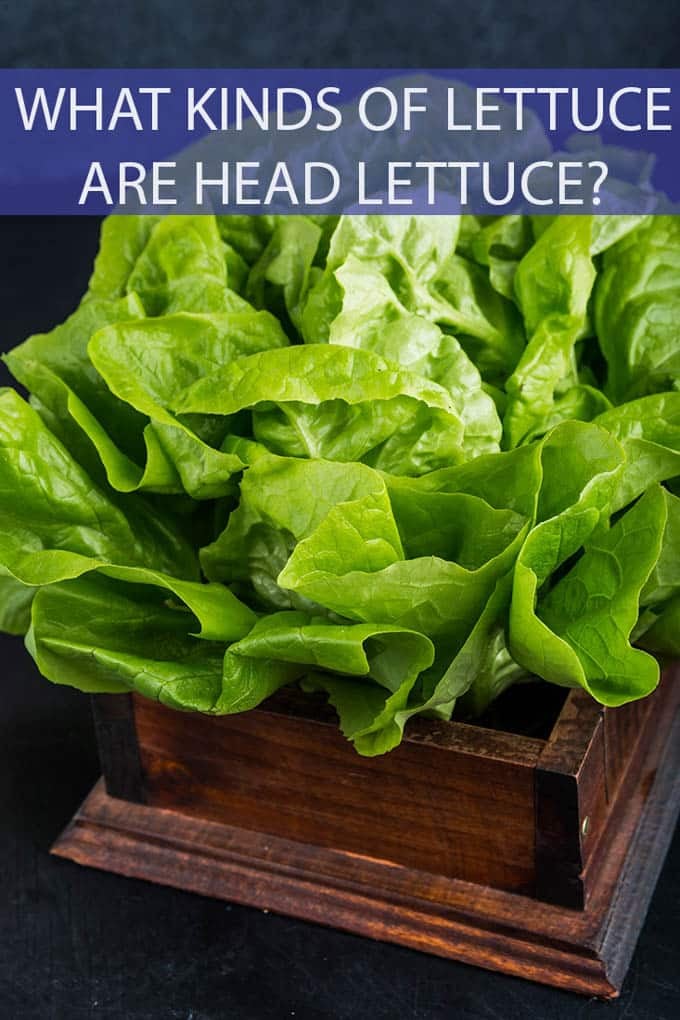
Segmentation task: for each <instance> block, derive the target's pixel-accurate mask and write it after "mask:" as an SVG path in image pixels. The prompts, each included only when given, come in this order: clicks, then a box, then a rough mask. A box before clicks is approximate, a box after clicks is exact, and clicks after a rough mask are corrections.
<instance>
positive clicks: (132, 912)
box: [0, 218, 680, 1020]
mask: <svg viewBox="0 0 680 1020" xmlns="http://www.w3.org/2000/svg"><path fill="white" fill-rule="evenodd" d="M96 235H97V223H96V221H94V220H90V219H87V218H82V219H77V220H37V219H33V220H19V219H16V220H4V221H0V239H1V241H2V244H1V245H0V252H1V255H0V304H1V307H2V322H3V325H2V332H1V334H0V347H2V348H5V349H6V348H8V347H10V346H12V344H14V343H15V342H16V341H18V340H19V339H21V338H22V337H24V336H25V335H27V334H28V333H30V332H32V331H36V330H40V329H45V328H48V327H49V326H51V325H53V324H54V323H55V322H56V321H58V320H59V319H60V318H61V317H63V316H64V315H65V314H66V313H67V312H68V310H69V309H70V308H71V307H72V306H73V304H74V302H75V301H76V300H77V298H78V296H79V294H80V293H81V291H82V289H83V288H84V286H85V283H86V280H87V275H88V271H89V263H90V260H91V258H92V255H93V251H94V248H95V245H96ZM3 378H4V376H3ZM0 381H2V380H0ZM0 662H1V663H2V667H1V668H2V673H3V678H2V679H3V685H2V700H1V701H0V868H1V871H0V874H1V876H2V878H1V882H2V892H3V895H2V896H0V1016H2V1017H3V1018H5V1017H7V1018H8V1020H9V1018H11V1020H62V1018H65V1020H66V1018H68V1020H81V1018H86V1017H93V1018H101V1020H128V1018H130V1020H269V1018H271V1020H284V1018H287V1017H296V1018H297V1020H301V1018H302V1020H321V1018H324V1020H367V1018H371V1020H382V1018H385V1020H486V1018H488V1020H526V1018H529V1017H539V1018H544V1017H545V1018H548V1017H550V1018H552V1020H575V1018H579V1020H590V1018H596V1020H597V1018H600V1017H601V1018H602V1020H614V1018H618V1017H620V1018H624V1017H625V1018H627V1020H675V1018H677V1017H678V1016H680V975H679V973H678V957H679V955H680V942H679V940H678V917H679V916H680V839H679V838H677V837H676V840H675V844H674V847H673V849H672V851H671V854H670V857H669V859H668V861H667V864H666V867H665V869H664V872H663V875H662V878H661V880H660V883H659V886H658V888H657V892H656V895H655V897H654V900H653V902H652V906H651V910H650V914H649V918H648V921H647V924H646V926H645V928H644V930H643V933H642V936H641V939H640V943H639V946H638V950H637V953H636V955H635V958H634V960H633V964H632V966H631V970H630V973H629V976H628V980H627V982H626V985H625V988H624V991H623V995H622V997H621V999H620V1000H619V1001H618V1002H617V1003H615V1004H601V1003H595V1002H587V1001H584V1000H581V999H579V998H577V997H575V996H571V995H567V994H563V993H560V992H555V991H551V990H549V989H544V988H540V987H538V986H531V985H528V984H526V983H524V982H521V981H517V980H513V979H510V978H504V977H500V976H497V975H492V974H488V973H485V972H482V971H476V970H474V969H472V968H469V967H464V966H462V965H457V964H452V963H447V962H445V961H441V960H437V959H434V958H429V957H426V956H422V955H419V954H417V953H414V952H410V951H408V950H403V949H399V948H395V947H392V946H382V945H379V944H376V943H372V942H368V941H364V940H362V939H359V938H356V937H354V936H349V935H344V934H341V933H339V932H333V931H329V930H325V929H322V928H317V927H314V926H311V925H306V924H303V923H300V922H295V921H291V920H287V919H285V918H279V917H275V916H273V915H267V914H263V913H261V912H258V911H254V910H248V909H245V908H239V907H230V906H228V905H225V904H223V903H219V902H214V901H210V900H205V899H202V898H200V897H197V896H191V895H189V894H184V893H178V892H174V891H172V890H169V889H161V888H156V887H153V886H150V885H145V884H144V883H141V882H135V881H127V880H124V879H121V878H117V877H114V876H113V875H107V874H103V873H98V872H94V871H89V870H87V869H82V868H79V867H78V866H76V865H74V864H71V863H69V862H66V861H60V860H56V859H54V858H51V857H50V856H49V855H48V847H49V845H50V843H51V841H52V840H53V839H54V838H55V837H56V835H57V834H58V832H59V831H60V829H61V828H62V827H63V826H64V824H65V823H66V822H67V821H68V819H69V817H70V816H71V814H72V813H73V811H74V810H75V809H76V807H77V806H78V804H79V803H80V800H81V799H82V797H83V796H84V795H85V793H86V792H87V791H88V789H89V788H90V786H91V784H92V782H93V781H94V779H95V778H96V775H97V771H98V769H97V762H96V754H95V749H94V737H93V730H92V724H91V719H90V709H89V704H88V700H87V698H85V697H84V696H83V695H79V694H77V693H75V692H71V691H68V690H66V689H57V688H54V687H52V686H51V685H50V684H48V683H47V682H46V681H43V680H41V679H40V678H39V677H38V676H37V675H36V672H35V669H34V668H33V665H32V663H31V662H30V660H29V659H28V656H27V654H26V653H25V651H24V649H23V647H22V644H21V642H20V641H19V640H18V639H11V638H5V637H3V638H0Z"/></svg>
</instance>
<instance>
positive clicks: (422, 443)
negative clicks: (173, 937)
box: [0, 215, 680, 755]
mask: <svg viewBox="0 0 680 1020" xmlns="http://www.w3.org/2000/svg"><path fill="white" fill-rule="evenodd" d="M679 294H680V229H679V226H678V220H677V218H675V217H670V216H639V217H637V216H573V217H572V216H545V217H527V216H519V215H510V216H499V217H474V216H445V217H428V216H422V217H420V216H392V217H389V216H387V217H386V216H373V215H370V216H342V217H328V216H290V217H286V216H261V217H258V216H253V217H249V216H233V217H232V216H229V217H213V216H167V217H144V216H118V217H111V218H109V219H108V220H106V221H105V223H104V225H103V228H102V235H101V246H100V251H99V254H98V256H97V259H96V262H95V266H94V271H93V273H92V277H91V279H90V284H89V288H88V291H87V293H86V294H85V296H84V297H83V299H82V301H81V303H80V305H79V306H78V308H77V309H76V311H75V312H74V313H73V315H71V316H70V317H69V318H68V319H67V320H66V321H65V322H64V323H63V324H62V325H60V326H57V327H56V328H55V329H54V330H52V331H51V332H49V333H45V334H38V335H36V336H33V337H30V338H29V339H28V340H26V341H25V342H24V343H23V344H20V345H19V346H18V347H17V348H15V349H14V350H13V351H11V352H10V353H9V354H8V355H6V358H5V360H6V363H7V365H8V367H9V369H10V371H11V372H12V373H13V375H14V377H15V378H16V379H17V381H18V382H19V383H20V384H21V385H23V386H25V387H26V389H27V390H28V391H29V394H30V398H29V402H26V401H24V400H23V399H22V398H21V397H20V396H19V395H18V394H17V393H16V392H14V391H13V390H9V389H6V390H0V628H1V629H3V630H5V631H8V632H10V633H14V634H25V635H26V644H27V648H28V650H29V652H30V653H31V654H32V655H33V657H34V659H35V661H36V662H37V664H38V667H39V668H40V670H41V671H42V672H43V674H44V675H45V676H46V677H48V678H49V679H50V680H52V681H53V682H55V683H60V684H67V685H71V686H73V687H76V688H79V689H81V690H85V691H90V692H99V691H106V692H127V691H135V692H137V693H139V694H142V695H145V696H147V697H150V698H153V699H155V700H158V701H160V702H162V703H163V704H165V705H168V706H171V707H174V708H177V709H181V710H184V711H197V712H204V713H208V714H217V715H219V714H228V713H233V712H241V711H246V710H248V709H251V708H253V707H255V706H257V705H259V704H260V703H261V702H262V701H263V700H265V699H266V698H268V697H269V696H270V695H272V694H274V693H275V692H276V691H277V690H278V689H279V688H280V687H282V686H285V685H289V684H296V685H298V687H300V688H301V689H302V690H303V691H305V692H309V694H310V696H311V695H312V694H316V696H320V695H323V696H325V697H326V698H327V699H328V701H329V702H330V704H331V705H332V706H333V707H334V708H335V710H336V712H337V714H338V717H339V723H340V727H341V729H342V731H343V733H344V734H345V735H346V737H347V738H348V739H349V740H350V741H351V742H352V743H353V745H354V747H355V748H356V750H357V751H358V752H359V753H360V754H364V755H374V754H383V753H385V752H387V751H389V750H391V749H392V748H393V747H395V746H396V745H397V744H398V743H399V742H400V741H401V739H402V737H403V734H404V732H405V728H406V727H407V726H408V721H409V719H411V718H412V717H413V716H415V715H418V714H427V715H432V716H435V717H437V718H440V719H450V718H451V717H452V715H456V714H459V715H462V716H463V717H464V718H469V717H470V716H475V715H478V714H479V713H481V712H483V711H484V710H485V709H486V707H487V706H488V705H489V704H490V703H491V702H492V701H493V700H494V699H495V698H497V697H498V695H499V694H501V693H502V692H503V691H505V690H506V689H507V688H508V687H510V686H511V685H512V684H515V683H523V682H526V681H529V680H531V681H534V682H535V681H537V680H538V679H543V680H545V681H547V682H550V683H554V684H559V685H562V686H567V687H581V688H583V689H585V690H586V691H588V692H589V693H590V694H591V695H592V696H593V697H594V698H596V699H597V700H598V701H599V702H601V703H602V704H605V705H609V706H616V705H620V704H624V703H625V702H627V701H630V700H633V699H635V698H640V697H644V696H645V695H647V694H648V693H650V692H651V691H652V690H653V689H654V687H655V686H656V684H657V683H658V679H659V671H660V666H659V662H660V661H663V660H664V659H665V658H669V657H673V656H678V655H679V654H680V637H679V635H680V509H679V508H680V361H679V360H678V351H680V346H679V344H678V341H677V337H676V333H677V321H678V320H679V315H680V304H679V303H678V302H679V300H680V299H679V297H678V296H679Z"/></svg>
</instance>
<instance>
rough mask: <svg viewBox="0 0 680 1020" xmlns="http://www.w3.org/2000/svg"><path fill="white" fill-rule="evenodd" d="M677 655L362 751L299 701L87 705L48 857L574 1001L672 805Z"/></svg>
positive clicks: (598, 986)
mask: <svg viewBox="0 0 680 1020" xmlns="http://www.w3.org/2000/svg"><path fill="white" fill-rule="evenodd" d="M679 701H680V667H675V668H673V669H669V670H667V671H666V673H665V675H664V678H663V681H662V684H661V686H660V687H659V689H658V691H657V692H656V693H655V694H654V695H652V696H651V697H649V698H647V699H646V700H644V701H641V702H637V703H634V704H632V705H628V706H626V707H624V708H621V709H616V710H609V709H602V708H601V707H600V706H598V705H597V704H596V703H595V702H594V701H592V700H591V699H590V697H588V696H587V695H586V694H585V693H584V692H582V691H571V692H569V694H568V696H567V697H566V700H565V701H564V703H563V706H562V708H561V710H560V711H559V714H558V715H557V718H556V720H555V721H554V724H553V725H552V728H551V730H550V732H549V735H548V736H547V738H546V739H537V738H535V737H528V736H522V735H520V734H513V733H506V732H501V731H499V730H497V729H491V728H485V727H483V726H481V725H480V726H473V725H467V724H462V723H445V722H436V721H430V720H425V719H416V720H414V721H412V723H411V724H410V727H409V729H408V732H407V736H406V739H405V740H404V742H403V744H402V745H401V746H400V747H399V748H398V749H397V750H396V751H394V752H392V753H391V754H389V755H386V756H384V757H380V758H372V759H369V758H361V757H359V756H358V755H357V754H356V752H355V751H354V750H353V749H352V748H351V746H350V745H349V744H348V743H347V742H346V741H345V740H344V738H343V737H342V736H341V735H340V733H339V732H338V730H337V723H336V722H335V720H334V718H333V716H332V713H329V711H328V709H327V708H325V706H323V705H321V704H320V703H319V702H317V701H316V700H314V699H310V698H307V697H300V696H297V695H294V694H292V693H290V692H281V693H280V694H279V695H277V696H276V697H275V698H273V699H271V700H270V701H269V702H268V703H266V704H265V705H264V706H262V707H261V708H259V709H257V710H255V711H253V712H250V713H246V714H244V715H237V716H230V717H225V718H219V719H218V718H208V717H204V716H194V715H184V714H181V713H177V712H174V711H171V710H169V709H166V708H163V707H162V706H160V705H158V704H155V703H152V702H149V701H145V700H143V699H141V698H137V697H129V696H123V695H116V696H99V697H98V698H96V699H95V718H96V722H97V730H98V738H99V744H100V752H101V759H102V767H103V771H104V779H103V781H100V783H99V784H98V785H97V786H96V787H95V789H94V790H93V791H92V793H91V794H90V796H89V797H88V798H87V800H86V801H85V803H84V804H83V805H82V807H81V809H80V811H79V812H78V814H77V815H76V816H75V818H74V819H73V821H72V822H71V824H70V825H69V827H68V828H67V829H66V830H65V832H64V833H63V834H62V836H61V837H60V838H59V839H58V841H57V843H56V844H55V846H54V848H53V849H54V852H55V853H57V854H60V855H61V856H64V857H69V858H71V859H73V860H76V861H78V862H80V863H82V864H88V865H94V866H96V867H100V868H106V869H108V870H111V871H115V872H119V873H121V874H124V875H131V876H135V877H138V878H146V879H150V880H151V881H154V882H161V883H165V884H167V885H172V886H177V887H179V888H182V889H190V890H193V891H196V892H199V893H203V894H206V895H210V896H217V897H221V898H224V899H227V900H233V901H236V902H239V903H245V904H249V905H252V906H255V907H260V908H267V909H270V910H273V911H278V912H281V913H284V914H290V915H293V916H295V917H300V918H305V919H307V920H310V921H316V922H319V923H322V924H328V925H333V926H335V927H337V928H342V929H345V930H348V931H352V932H357V933H360V934H362V935H367V936H370V937H371V938H376V939H382V940H385V941H390V942H397V943H400V944H402V945H405V946H410V947H413V948H415V949H420V950H423V951H426V952H430V953H435V954H437V955H440V956H444V957H450V958H453V959H456V960H463V961H466V962H469V963H474V964H478V965H480V966H483V967H488V968H491V969H494V970H500V971H505V972H507V973H509V974H514V975H519V976H522V977H525V978H530V979H532V980H536V981H542V982H545V983H547V984H552V985H556V986H559V987H561V988H566V989H571V990H573V991H577V992H582V993H585V994H589V995H597V996H602V997H610V996H615V995H616V994H618V991H619V989H620V987H621V984H622V981H623V978H624V976H625V973H626V970H627V967H628V964H629V962H630V958H631V955H632V952H633V948H634V945H635V942H636V940H637V936H638V933H639V930H640V927H641V926H642V923H643V920H644V916H645V912H646V909H647V905H648V903H649V899H650V897H651V894H652V891H653V889H654V885H655V882H656V879H657V877H658V873H659V870H660V868H661V864H662V862H663V858H664V855H665V852H666V849H667V846H668V843H669V841H670V838H671V834H672V830H673V826H674V824H675V821H676V818H677V814H678V808H679V806H680V768H679V766H680V720H679V719H678V712H677V708H678V703H679Z"/></svg>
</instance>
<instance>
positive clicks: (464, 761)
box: [134, 698, 542, 891]
mask: <svg viewBox="0 0 680 1020" xmlns="http://www.w3.org/2000/svg"><path fill="white" fill-rule="evenodd" d="M302 700H303V701H304V700H305V699H302ZM289 709H290V699H288V700H286V701H285V702H284V703H283V704H282V703H280V702H275V703H274V704H273V705H270V706H266V707H263V708H260V709H259V710H257V711H254V712H249V713H244V714H243V715H237V716H229V717H225V718H221V719H205V718H201V717H198V716H186V715H180V714H179V713H177V712H174V711H172V710H171V709H166V708H163V707H160V706H158V705H156V704H153V703H152V702H149V701H148V700H145V699H142V698H135V699H134V716H135V723H136V728H137V733H138V737H139V750H140V756H141V761H142V768H143V773H144V785H145V796H146V800H147V802H148V803H149V804H151V805H155V806H157V807H163V808H172V809H176V810H180V811H182V812H184V813H185V814H189V815H192V816H194V817H199V818H207V819H210V820H212V821H217V822H224V823H226V824H229V825H237V826H242V827H243V828H247V829H254V830H257V831H258V832H265V833H269V834H270V835H274V836H280V837H282V838H285V839H295V840H299V841H300V842H303V843H308V844H310V845H314V846H319V847H333V848H336V849H340V850H348V851H352V852H354V853H358V854H364V855H366V856H370V857H377V858H380V859H385V860H390V861H393V862H394V863H395V864H401V865H404V866H406V867H417V868H420V869H423V870H427V871H431V872H434V873H436V874H442V875H449V876H451V877H456V878H463V879H466V880H467V881H471V882H485V883H487V884H490V885H494V886H496V887H498V888H504V889H513V890H515V891H517V890H521V891H525V890H530V889H531V888H532V885H533V879H534V867H533V855H534V802H533V798H534V795H533V783H534V766H535V763H536V760H537V758H538V754H539V752H540V749H541V746H542V745H541V743H540V742H539V741H532V740H528V739H526V738H513V737H510V736H508V735H507V734H497V733H494V732H492V731H486V730H480V729H479V728H477V727H474V726H465V725H459V724H454V725H451V724H450V723H449V724H446V723H436V722H435V723H427V722H426V723H425V725H420V726H418V727H415V728H414V730H413V731H412V732H411V733H410V734H409V736H408V737H407V739H406V740H405V741H404V742H403V744H402V745H401V746H400V747H399V748H397V749H396V750H395V751H394V752H392V753H390V754H388V755H384V756H381V757H378V758H361V757H360V756H359V755H358V754H357V753H356V752H355V751H354V750H353V749H352V747H351V746H350V745H349V744H348V742H347V741H346V740H345V739H344V737H343V736H342V735H341V734H340V732H339V730H338V727H337V723H336V722H335V721H334V720H333V719H329V720H325V719H324V720H319V719H312V718H309V717H307V718H305V717H303V716H300V715H296V714H291V713H290V710H289Z"/></svg>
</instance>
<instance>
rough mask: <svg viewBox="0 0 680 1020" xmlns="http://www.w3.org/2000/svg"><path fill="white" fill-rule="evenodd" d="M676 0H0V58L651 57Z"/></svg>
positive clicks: (667, 59) (679, 24) (26, 61)
mask: <svg viewBox="0 0 680 1020" xmlns="http://www.w3.org/2000/svg"><path fill="white" fill-rule="evenodd" d="M679 35H680V6H678V4H677V2H676V0H657V2H656V3H654V4H642V3H640V2H631V0H598V2H597V3H593V2H592V0H570V2H569V3H537V2H532V0H476V2H472V0H465V2H460V0H458V2H457V0H436V2H432V0H430V2H426V3H411V2H406V3H399V2H393V3H382V4H375V3H365V2H360V0H333V2H328V0H322V2H320V3H319V2H317V3H314V4H310V3H306V4H292V3H272V2H271V0H231V2H229V3H225V2H224V0H195V2H193V3H186V2H176V0H175V2H171V0H143V2H142V0H118V2H117V3H102V2H101V0H98V2H97V0H95V2H94V3H89V4H84V3H83V2H82V0H51V2H49V3H48V2H45V0H43V2H40V0H22V2H20V3H13V2H12V0H0V64H1V65H4V66H14V67H20V66H35V67H48V66H54V67H68V66H71V67H78V66H80V67H98V66H103V67H172V66H185V67H201V66H203V67H225V66H253V67H267V66H269V67H295V66H300V67H324V66H335V67H340V66H354V67H390V66H391V67H486V66H494V65H495V66H497V67H551V66H553V65H555V66H559V65H561V66H563V67H588V66H591V67H593V66H594V67H597V66H600V67H612V66H616V65H619V66H622V67H640V66H642V67H654V66H659V67H663V66H672V65H673V64H675V63H676V62H677V45H678V36H679Z"/></svg>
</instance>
